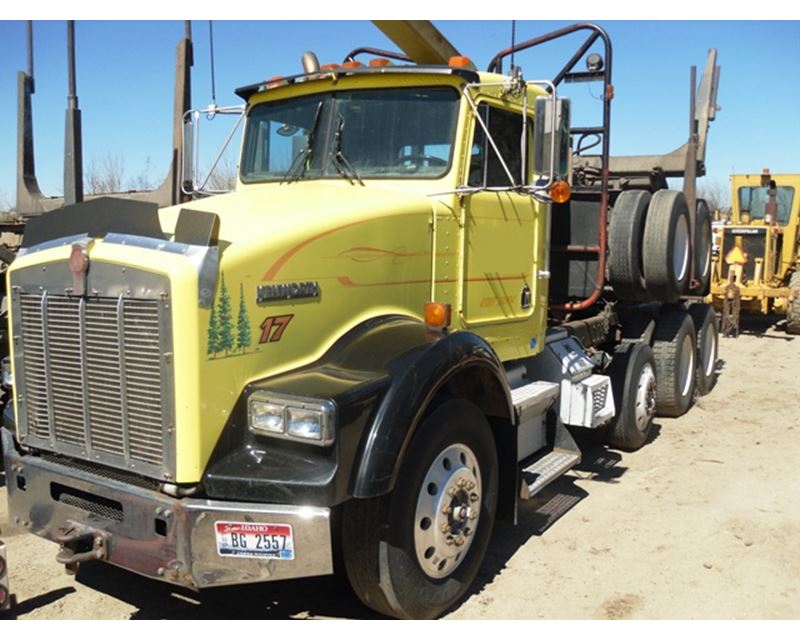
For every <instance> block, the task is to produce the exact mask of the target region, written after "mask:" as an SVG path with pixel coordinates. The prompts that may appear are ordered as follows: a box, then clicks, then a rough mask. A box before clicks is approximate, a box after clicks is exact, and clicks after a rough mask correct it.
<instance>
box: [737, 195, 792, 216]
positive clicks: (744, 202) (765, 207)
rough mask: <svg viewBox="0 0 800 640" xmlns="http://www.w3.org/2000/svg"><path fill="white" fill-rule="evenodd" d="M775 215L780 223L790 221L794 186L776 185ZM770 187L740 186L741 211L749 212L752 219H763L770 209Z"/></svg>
mask: <svg viewBox="0 0 800 640" xmlns="http://www.w3.org/2000/svg"><path fill="white" fill-rule="evenodd" d="M774 190H775V217H774V219H775V220H776V221H777V222H778V224H786V223H787V222H789V213H790V212H791V210H792V200H793V199H794V188H792V187H775V188H774ZM770 191H771V189H770V188H769V187H740V188H739V211H741V212H742V213H749V214H750V219H751V220H763V219H764V214H765V213H767V212H769V211H770Z"/></svg>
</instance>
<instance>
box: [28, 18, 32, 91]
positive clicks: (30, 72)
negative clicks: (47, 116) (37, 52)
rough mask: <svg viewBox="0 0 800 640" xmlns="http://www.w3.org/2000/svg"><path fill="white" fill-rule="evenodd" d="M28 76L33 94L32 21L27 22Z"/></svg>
mask: <svg viewBox="0 0 800 640" xmlns="http://www.w3.org/2000/svg"><path fill="white" fill-rule="evenodd" d="M28 75H29V76H30V77H31V93H33V20H28Z"/></svg>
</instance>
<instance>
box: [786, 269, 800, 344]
mask: <svg viewBox="0 0 800 640" xmlns="http://www.w3.org/2000/svg"><path fill="white" fill-rule="evenodd" d="M789 289H791V291H792V292H793V293H794V296H795V297H794V299H793V300H789V302H788V304H787V306H786V333H789V334H791V335H798V334H800V271H795V272H794V273H793V274H792V277H791V279H790V280H789Z"/></svg>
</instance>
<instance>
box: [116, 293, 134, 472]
mask: <svg viewBox="0 0 800 640" xmlns="http://www.w3.org/2000/svg"><path fill="white" fill-rule="evenodd" d="M117 339H118V340H119V360H118V362H119V380H120V385H119V395H120V400H121V402H120V407H121V408H122V443H123V446H124V447H125V449H124V452H123V455H124V456H125V465H126V466H130V464H131V442H130V435H129V434H128V383H127V380H128V378H127V372H126V370H125V300H124V298H123V297H122V295H120V296H119V297H118V298H117Z"/></svg>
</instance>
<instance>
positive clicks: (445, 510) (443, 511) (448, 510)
mask: <svg viewBox="0 0 800 640" xmlns="http://www.w3.org/2000/svg"><path fill="white" fill-rule="evenodd" d="M452 512H453V508H452V507H445V508H444V509H442V513H443V514H444V515H446V516H449V515H450V514H451V513H452Z"/></svg>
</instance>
